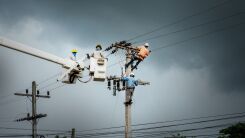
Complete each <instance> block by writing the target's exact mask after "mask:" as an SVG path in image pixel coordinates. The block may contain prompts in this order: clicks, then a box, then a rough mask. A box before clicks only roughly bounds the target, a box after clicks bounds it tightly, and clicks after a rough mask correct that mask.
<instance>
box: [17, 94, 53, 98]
mask: <svg viewBox="0 0 245 138" xmlns="http://www.w3.org/2000/svg"><path fill="white" fill-rule="evenodd" d="M14 95H16V96H27V97H31V96H32V94H25V93H14ZM36 97H40V98H50V96H49V95H36Z"/></svg>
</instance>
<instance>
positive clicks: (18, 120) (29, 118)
mask: <svg viewBox="0 0 245 138" xmlns="http://www.w3.org/2000/svg"><path fill="white" fill-rule="evenodd" d="M43 117H47V114H37V115H36V116H29V117H28V116H27V117H24V118H20V119H16V120H15V121H17V122H20V121H30V120H33V119H39V118H43Z"/></svg>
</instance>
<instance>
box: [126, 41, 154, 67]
mask: <svg viewBox="0 0 245 138" xmlns="http://www.w3.org/2000/svg"><path fill="white" fill-rule="evenodd" d="M137 49H138V50H137V51H136V52H135V53H133V55H132V58H131V61H130V62H129V63H128V64H126V65H125V67H126V68H128V66H129V65H131V71H133V70H134V69H137V67H138V65H139V64H140V62H142V61H143V60H144V59H145V58H146V57H147V56H149V54H150V52H151V51H150V50H149V44H148V43H145V44H144V45H143V46H141V47H138V48H137ZM134 61H137V62H136V64H135V65H133V64H134Z"/></svg>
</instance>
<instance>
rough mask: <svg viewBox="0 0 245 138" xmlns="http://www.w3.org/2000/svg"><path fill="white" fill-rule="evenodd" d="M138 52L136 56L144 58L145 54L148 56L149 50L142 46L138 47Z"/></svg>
mask: <svg viewBox="0 0 245 138" xmlns="http://www.w3.org/2000/svg"><path fill="white" fill-rule="evenodd" d="M138 49H139V53H138V57H139V59H141V60H144V58H146V57H147V56H149V53H150V52H149V50H148V49H147V48H145V47H144V46H142V47H139V48H138Z"/></svg>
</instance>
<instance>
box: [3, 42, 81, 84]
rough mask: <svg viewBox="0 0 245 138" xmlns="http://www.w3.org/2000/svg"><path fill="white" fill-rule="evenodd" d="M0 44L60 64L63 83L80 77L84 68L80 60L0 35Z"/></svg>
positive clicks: (69, 82)
mask: <svg viewBox="0 0 245 138" xmlns="http://www.w3.org/2000/svg"><path fill="white" fill-rule="evenodd" d="M0 46H3V47H6V48H9V49H13V50H16V51H19V52H22V53H25V54H28V55H31V56H34V57H38V58H41V59H44V60H47V61H50V62H53V63H56V64H59V65H61V66H62V68H64V72H63V74H62V75H61V78H60V80H61V81H62V82H63V83H68V84H71V83H75V82H76V80H77V78H81V77H82V71H83V70H84V64H83V62H82V61H80V62H76V61H74V60H71V59H64V58H61V57H58V56H55V55H53V54H50V53H47V52H44V51H41V50H38V49H35V48H32V47H29V46H26V45H24V44H21V43H18V42H15V41H12V40H8V39H6V38H1V37H0Z"/></svg>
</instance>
